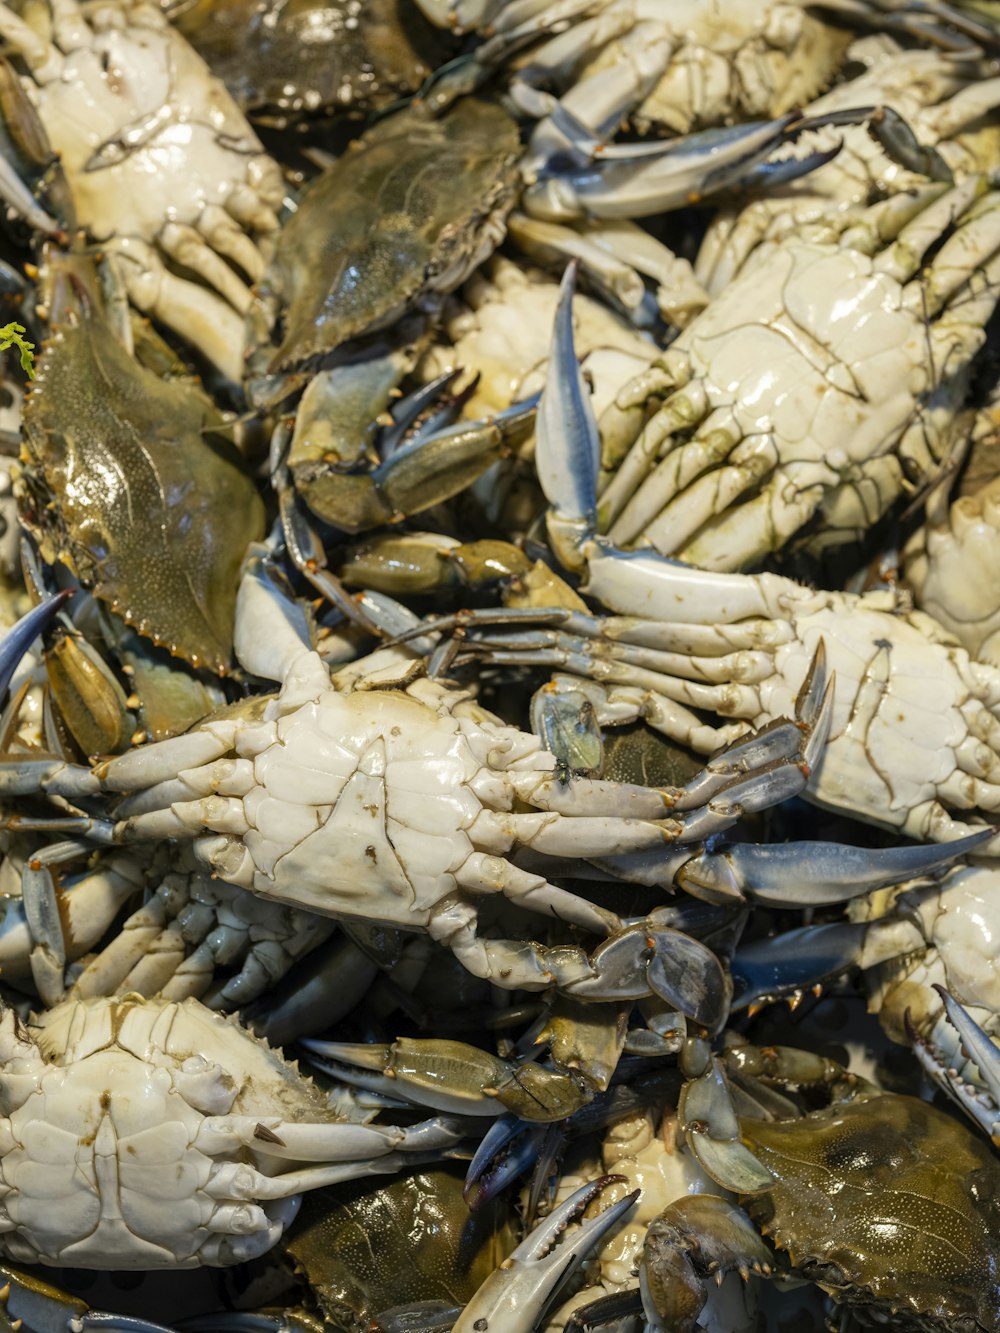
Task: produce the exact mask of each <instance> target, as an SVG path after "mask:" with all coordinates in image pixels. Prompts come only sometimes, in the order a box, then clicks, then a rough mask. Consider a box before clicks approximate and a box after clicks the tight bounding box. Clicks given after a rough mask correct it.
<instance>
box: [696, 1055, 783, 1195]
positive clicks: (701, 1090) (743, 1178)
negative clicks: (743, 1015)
mask: <svg viewBox="0 0 1000 1333" xmlns="http://www.w3.org/2000/svg"><path fill="white" fill-rule="evenodd" d="M677 1112H678V1115H679V1117H680V1122H681V1124H682V1125H683V1127H684V1133H685V1136H686V1138H687V1143H688V1147H689V1148H690V1149H691V1151H692V1152H693V1153H694V1155H695V1157H697V1159H698V1161H699V1162H700V1163H701V1165H702V1166H703V1167H704V1169H705V1170H706V1171H707V1172H708V1174H709V1175H710V1176H711V1177H712V1179H713V1180H714V1181H715V1182H716V1183H717V1184H719V1185H722V1186H723V1188H724V1189H728V1190H732V1192H733V1193H734V1194H759V1193H760V1192H761V1191H762V1190H766V1189H769V1188H770V1187H771V1186H772V1185H773V1184H774V1177H773V1176H772V1175H771V1173H770V1171H768V1169H767V1167H765V1166H763V1165H762V1164H761V1163H760V1162H759V1161H758V1160H757V1158H756V1157H755V1156H754V1154H753V1153H752V1152H751V1151H750V1149H749V1148H747V1147H746V1145H745V1144H744V1143H743V1142H742V1141H741V1139H740V1122H739V1117H738V1116H737V1114H736V1110H735V1108H734V1106H733V1099H732V1093H731V1092H730V1089H729V1084H728V1083H727V1081H726V1076H725V1074H724V1073H723V1071H722V1064H721V1063H720V1061H719V1059H718V1057H717V1056H713V1057H712V1060H711V1062H710V1064H709V1066H708V1068H707V1069H706V1070H705V1072H704V1073H703V1074H702V1075H701V1076H700V1077H699V1078H695V1079H691V1080H690V1081H689V1082H687V1083H685V1085H684V1087H683V1089H682V1090H681V1095H680V1098H679V1100H678V1106H677Z"/></svg>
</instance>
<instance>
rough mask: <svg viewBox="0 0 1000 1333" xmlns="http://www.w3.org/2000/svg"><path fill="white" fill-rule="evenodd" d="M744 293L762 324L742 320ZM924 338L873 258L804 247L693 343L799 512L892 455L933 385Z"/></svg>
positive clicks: (735, 293) (714, 386)
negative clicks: (767, 444) (774, 463)
mask: <svg viewBox="0 0 1000 1333" xmlns="http://www.w3.org/2000/svg"><path fill="white" fill-rule="evenodd" d="M744 284H746V285H748V286H752V289H753V308H754V309H755V310H756V311H757V312H758V314H757V316H756V318H755V320H754V321H752V322H747V321H746V319H745V316H743V315H742V313H741V312H742V310H743V309H745V301H746V295H745V293H744V292H743V287H744ZM917 336H918V331H917V328H916V321H915V319H914V317H913V315H912V314H911V312H910V311H908V310H907V309H905V308H904V307H903V305H902V292H901V288H900V286H899V284H898V283H897V282H895V281H894V280H893V279H891V278H889V277H887V276H886V275H883V274H878V273H873V272H872V269H871V261H870V260H869V259H868V258H867V257H865V256H862V255H859V254H856V253H854V252H852V251H844V250H839V249H834V248H833V247H830V246H820V245H815V244H811V245H808V244H801V243H800V244H799V245H798V246H795V247H793V248H792V249H791V250H790V251H785V250H782V251H778V252H776V253H775V254H774V255H772V256H771V257H770V259H769V260H768V261H767V262H764V263H762V264H760V265H759V266H757V267H756V268H755V269H754V270H753V272H752V273H750V274H748V275H747V277H746V278H745V280H744V282H742V283H741V282H740V281H739V280H737V282H735V283H733V284H732V285H731V287H730V289H729V290H728V291H727V292H726V293H723V294H722V295H721V296H720V297H718V298H716V301H715V302H713V304H712V305H711V306H710V307H709V308H708V310H707V311H706V312H705V314H704V315H702V316H701V317H700V319H699V321H698V322H697V323H696V324H695V325H693V326H692V330H691V334H690V336H689V343H690V352H691V359H692V364H693V366H694V368H695V373H696V374H700V375H701V376H702V377H704V379H705V380H706V387H707V389H708V394H709V400H710V403H711V405H712V406H713V407H714V408H723V407H731V409H732V413H733V417H734V420H735V422H736V426H737V429H738V432H739V434H740V436H741V437H742V438H743V439H744V440H745V441H746V440H750V439H753V438H755V437H761V436H764V437H773V438H774V439H775V441H776V442H777V443H776V452H777V456H778V458H779V459H780V461H781V464H782V467H783V470H784V472H785V474H786V477H787V480H786V481H785V483H784V486H783V492H784V494H783V498H785V499H786V501H788V502H791V501H792V499H794V498H795V494H796V492H797V491H801V490H802V489H805V488H808V487H809V486H818V487H828V488H835V487H836V486H837V485H839V484H840V483H841V482H842V480H847V481H849V480H851V479H852V478H853V477H854V476H856V475H860V469H862V468H863V466H864V464H865V463H866V462H867V460H868V459H870V458H872V457H876V456H879V455H882V454H885V453H886V452H887V451H888V450H890V449H892V447H893V446H894V445H895V443H896V442H897V441H898V439H899V437H900V435H901V434H902V432H903V430H904V429H905V427H906V425H907V423H908V421H909V419H910V417H911V416H912V412H913V402H914V397H915V395H916V394H918V393H920V392H921V391H922V390H923V389H924V388H925V387H926V384H927V381H928V370H927V367H926V364H925V363H926V353H925V352H923V351H922V349H920V348H918V347H917V346H916V345H915V339H916V338H917ZM682 343H683V335H682V339H681V340H680V341H679V343H678V346H681V345H682ZM789 492H790V493H789Z"/></svg>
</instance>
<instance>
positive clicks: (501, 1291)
mask: <svg viewBox="0 0 1000 1333" xmlns="http://www.w3.org/2000/svg"><path fill="white" fill-rule="evenodd" d="M621 1179H622V1177H621V1176H602V1177H601V1179H600V1180H595V1181H593V1182H592V1183H591V1184H589V1185H584V1186H583V1187H582V1188H581V1189H578V1190H577V1191H576V1193H575V1194H572V1195H570V1197H569V1198H568V1199H567V1200H566V1202H565V1203H563V1204H560V1206H559V1207H558V1208H555V1209H553V1211H552V1212H551V1213H549V1215H548V1217H546V1218H545V1219H544V1220H543V1221H541V1222H540V1223H539V1224H538V1225H537V1226H536V1227H535V1228H534V1230H533V1231H531V1232H530V1234H529V1235H528V1236H527V1238H526V1239H525V1240H523V1241H522V1242H521V1244H520V1245H519V1246H518V1247H517V1249H516V1250H515V1251H514V1253H513V1254H512V1255H511V1256H510V1257H509V1258H508V1259H505V1260H504V1262H503V1263H502V1264H501V1266H500V1267H499V1268H498V1269H497V1270H496V1272H494V1273H491V1274H490V1276H489V1277H488V1278H487V1279H486V1281H485V1282H484V1283H483V1285H482V1286H481V1287H480V1288H479V1290H478V1291H477V1292H476V1294H475V1295H474V1296H473V1298H472V1300H471V1301H470V1302H469V1304H468V1305H467V1306H466V1307H465V1310H464V1311H463V1312H462V1314H461V1316H460V1317H459V1319H458V1320H457V1322H456V1323H455V1325H454V1329H453V1333H518V1331H519V1330H521V1329H525V1328H534V1327H535V1326H536V1324H537V1323H538V1322H539V1321H540V1319H541V1318H542V1316H543V1314H544V1312H545V1309H546V1307H547V1306H548V1304H549V1303H550V1301H551V1300H552V1299H553V1297H555V1296H556V1295H557V1294H558V1292H559V1290H560V1288H561V1287H562V1285H563V1283H564V1282H566V1281H567V1279H568V1278H569V1277H571V1276H572V1274H573V1273H575V1272H576V1270H577V1269H578V1268H579V1267H580V1265H581V1264H582V1263H583V1261H584V1259H585V1258H586V1257H587V1254H588V1253H589V1252H590V1251H591V1250H592V1249H593V1248H594V1246H595V1245H597V1244H598V1242H599V1241H600V1240H602V1239H603V1237H604V1236H605V1235H606V1234H607V1233H608V1232H609V1231H610V1230H611V1229H612V1227H614V1226H615V1225H616V1223H617V1222H618V1221H619V1219H620V1218H622V1217H624V1216H625V1214H626V1213H627V1212H628V1210H629V1209H630V1208H631V1207H632V1205H633V1204H634V1203H635V1201H636V1199H638V1197H639V1193H640V1191H639V1190H633V1191H632V1193H631V1194H626V1196H625V1197H624V1198H623V1199H619V1201H618V1202H617V1203H613V1204H612V1205H611V1206H610V1207H609V1208H605V1209H604V1210H603V1211H602V1212H600V1213H598V1214H597V1216H596V1217H591V1218H588V1219H587V1221H585V1222H582V1223H581V1224H580V1226H579V1227H578V1228H577V1229H576V1231H574V1232H568V1231H567V1230H566V1229H567V1227H568V1226H569V1224H570V1222H572V1221H573V1220H574V1218H577V1217H579V1216H580V1214H581V1213H582V1212H583V1210H584V1209H585V1208H586V1207H587V1205H588V1204H589V1203H590V1202H591V1200H592V1199H596V1198H597V1196H598V1195H599V1194H600V1193H601V1191H602V1190H604V1188H605V1187H606V1186H607V1185H610V1184H611V1183H612V1182H615V1181H620V1180H621ZM564 1232H565V1233H566V1234H565V1235H564V1234H563V1233H564ZM557 1242H559V1243H558V1244H557Z"/></svg>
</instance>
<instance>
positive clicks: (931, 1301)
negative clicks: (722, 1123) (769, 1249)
mask: <svg viewBox="0 0 1000 1333" xmlns="http://www.w3.org/2000/svg"><path fill="white" fill-rule="evenodd" d="M740 1123H741V1127H742V1132H743V1140H744V1142H745V1143H746V1144H747V1146H748V1147H749V1148H750V1149H751V1150H752V1151H753V1152H754V1153H755V1154H756V1155H757V1157H758V1158H759V1159H760V1161H761V1162H762V1163H763V1164H764V1165H765V1166H766V1167H767V1168H768V1169H769V1170H770V1171H771V1172H772V1174H773V1175H774V1176H775V1178H776V1181H777V1184H776V1185H775V1186H774V1188H773V1189H770V1190H768V1191H767V1192H766V1193H764V1194H761V1195H759V1196H757V1197H755V1198H751V1199H748V1200H744V1207H746V1208H747V1210H748V1212H749V1213H750V1215H751V1217H752V1218H753V1220H754V1221H755V1222H756V1223H757V1224H758V1225H759V1226H761V1227H762V1228H763V1229H764V1230H766V1232H767V1234H768V1235H769V1236H770V1238H771V1240H773V1241H774V1243H775V1245H777V1247H778V1248H779V1249H783V1250H786V1251H788V1252H789V1255H790V1258H791V1260H792V1263H793V1265H794V1266H795V1268H796V1269H798V1270H799V1271H800V1272H802V1273H803V1275H804V1276H806V1277H809V1278H811V1279H812V1280H814V1281H817V1282H819V1283H821V1284H822V1285H823V1286H824V1287H825V1288H826V1289H827V1290H828V1291H830V1293H831V1294H832V1295H833V1296H834V1297H835V1298H836V1299H837V1300H840V1301H844V1302H846V1303H847V1304H861V1305H868V1306H875V1307H877V1308H881V1309H882V1310H884V1311H886V1312H891V1313H892V1314H893V1315H894V1316H895V1318H896V1319H897V1320H899V1321H900V1322H899V1323H898V1324H896V1325H894V1327H899V1328H907V1329H927V1330H935V1331H938V1330H939V1331H940V1333H958V1331H959V1330H960V1331H961V1333H978V1331H979V1330H983V1333H997V1330H1000V1162H998V1160H997V1157H996V1153H995V1151H994V1149H993V1148H992V1147H991V1146H990V1144H988V1143H987V1142H986V1141H985V1140H984V1139H980V1138H979V1137H978V1136H977V1135H976V1134H974V1133H973V1132H972V1131H970V1130H968V1129H966V1127H965V1126H964V1125H963V1124H961V1123H959V1122H958V1121H957V1120H955V1119H953V1118H952V1117H951V1116H950V1115H947V1114H945V1113H944V1112H943V1111H939V1110H937V1109H936V1108H935V1107H933V1106H929V1105H928V1104H927V1103H926V1102H922V1101H920V1100H918V1099H917V1098H915V1097H904V1096H881V1097H879V1096H873V1097H865V1096H861V1097H858V1098H856V1099H855V1100H853V1101H850V1102H847V1103H842V1104H838V1105H834V1106H831V1107H829V1108H828V1109H826V1110H824V1111H817V1112H813V1113H812V1114H810V1115H808V1116H806V1117H804V1118H803V1119H802V1120H797V1121H791V1122H789V1121H779V1122H774V1123H769V1122H765V1121H760V1120H741V1122H740Z"/></svg>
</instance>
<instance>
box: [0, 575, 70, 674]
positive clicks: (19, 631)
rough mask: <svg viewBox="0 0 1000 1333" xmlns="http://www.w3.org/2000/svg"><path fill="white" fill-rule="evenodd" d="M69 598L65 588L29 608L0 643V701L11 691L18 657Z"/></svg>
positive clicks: (53, 618)
mask: <svg viewBox="0 0 1000 1333" xmlns="http://www.w3.org/2000/svg"><path fill="white" fill-rule="evenodd" d="M72 596H73V591H72V589H70V588H64V589H63V591H62V592H57V593H56V595H55V596H54V597H50V598H49V599H48V601H45V602H39V604H38V605H37V606H33V607H32V608H31V610H30V611H29V612H28V613H27V615H24V616H22V617H21V619H20V620H19V621H18V622H17V624H16V625H14V626H13V627H12V628H11V629H9V630H8V631H7V633H6V634H5V635H4V637H3V639H2V640H0V698H3V697H4V696H5V695H6V693H7V691H8V690H9V689H10V682H11V681H12V680H13V678H14V673H15V671H17V668H18V667H19V666H20V665H21V658H22V657H23V656H24V654H25V653H26V652H27V651H28V649H29V648H30V647H31V645H32V644H33V643H34V641H35V640H36V639H37V638H38V636H39V634H41V632H42V631H43V630H45V629H48V627H49V625H51V624H52V622H53V620H55V618H56V615H57V614H58V613H59V611H60V610H61V609H62V607H63V606H64V605H65V604H66V602H68V601H69V599H70V598H71V597H72Z"/></svg>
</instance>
